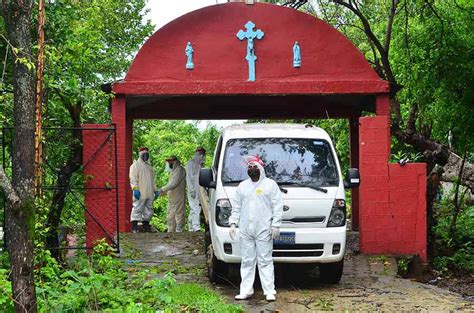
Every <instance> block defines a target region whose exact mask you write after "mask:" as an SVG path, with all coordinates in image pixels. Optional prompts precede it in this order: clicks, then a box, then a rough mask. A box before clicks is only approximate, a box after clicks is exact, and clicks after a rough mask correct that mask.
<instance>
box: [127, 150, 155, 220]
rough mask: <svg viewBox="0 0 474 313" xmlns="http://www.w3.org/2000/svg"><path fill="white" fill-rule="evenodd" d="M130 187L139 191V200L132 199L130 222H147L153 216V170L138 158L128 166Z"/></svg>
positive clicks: (148, 164)
mask: <svg viewBox="0 0 474 313" xmlns="http://www.w3.org/2000/svg"><path fill="white" fill-rule="evenodd" d="M129 174H130V175H129V178H130V186H131V187H132V190H134V191H135V190H139V191H140V198H139V199H137V198H135V197H133V207H132V214H131V216H130V221H145V222H149V221H150V220H151V217H152V216H153V200H154V197H155V195H154V193H155V191H156V190H157V189H156V176H155V170H154V169H153V167H152V166H151V165H150V163H149V162H148V161H143V160H142V159H141V158H140V157H139V158H138V159H137V160H135V161H134V162H133V164H132V165H131V166H130V172H129Z"/></svg>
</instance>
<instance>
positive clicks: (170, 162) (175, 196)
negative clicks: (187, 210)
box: [158, 156, 186, 233]
mask: <svg viewBox="0 0 474 313" xmlns="http://www.w3.org/2000/svg"><path fill="white" fill-rule="evenodd" d="M165 170H166V171H167V172H169V173H170V177H169V179H168V184H167V185H166V186H164V187H162V188H160V189H159V190H158V192H159V194H160V195H164V194H166V193H168V217H167V219H166V226H167V228H168V232H170V233H171V232H182V231H183V227H184V205H185V201H186V200H185V197H186V171H185V170H184V168H183V167H182V166H181V162H180V161H179V160H178V158H177V157H176V156H171V157H169V158H168V159H166V168H165Z"/></svg>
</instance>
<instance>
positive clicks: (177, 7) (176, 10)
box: [147, 0, 245, 129]
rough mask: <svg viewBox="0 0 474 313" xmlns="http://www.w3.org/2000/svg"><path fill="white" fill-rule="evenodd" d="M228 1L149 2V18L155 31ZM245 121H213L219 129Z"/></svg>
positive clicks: (159, 0) (174, 0)
mask: <svg viewBox="0 0 474 313" xmlns="http://www.w3.org/2000/svg"><path fill="white" fill-rule="evenodd" d="M224 2H227V0H173V1H164V0H148V5H147V6H148V8H149V9H150V12H149V13H148V16H147V18H148V19H150V20H151V22H152V23H153V24H154V25H155V27H156V28H155V29H159V28H161V27H162V26H164V25H165V24H167V23H168V22H170V21H172V20H174V19H176V18H177V17H180V16H181V15H183V14H186V13H188V12H191V11H194V10H197V9H199V8H202V7H205V6H209V5H214V4H218V3H224ZM244 121H245V120H220V121H216V120H214V121H212V123H213V124H215V125H217V126H218V127H224V126H228V125H231V124H236V123H239V124H240V123H243V122H244ZM207 122H208V121H201V122H200V123H199V128H200V129H203V128H205V127H206V125H207Z"/></svg>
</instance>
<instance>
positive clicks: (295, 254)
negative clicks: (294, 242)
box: [272, 251, 323, 257]
mask: <svg viewBox="0 0 474 313" xmlns="http://www.w3.org/2000/svg"><path fill="white" fill-rule="evenodd" d="M322 255H323V251H291V252H286V251H273V254H272V256H274V257H298V256H313V257H314V256H322Z"/></svg>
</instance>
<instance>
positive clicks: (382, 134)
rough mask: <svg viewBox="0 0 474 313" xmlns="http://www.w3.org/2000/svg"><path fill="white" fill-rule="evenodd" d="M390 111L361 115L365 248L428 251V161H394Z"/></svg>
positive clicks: (390, 251)
mask: <svg viewBox="0 0 474 313" xmlns="http://www.w3.org/2000/svg"><path fill="white" fill-rule="evenodd" d="M389 121H390V120H389V117H388V116H377V117H362V118H360V159H359V160H360V174H361V185H360V187H359V197H360V208H359V210H360V211H359V214H360V216H359V223H360V228H359V230H360V241H359V243H360V249H361V252H362V253H370V254H400V255H403V254H417V255H418V256H419V257H420V258H421V260H422V261H425V262H426V261H427V255H426V164H424V163H410V164H407V165H405V166H403V167H402V166H400V165H399V164H397V163H395V164H389V163H388V161H389V157H390V123H389Z"/></svg>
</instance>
